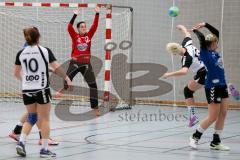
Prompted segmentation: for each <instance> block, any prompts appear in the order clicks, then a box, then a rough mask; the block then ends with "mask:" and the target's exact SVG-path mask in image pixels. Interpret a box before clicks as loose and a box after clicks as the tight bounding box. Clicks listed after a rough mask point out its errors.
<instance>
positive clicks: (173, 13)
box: [168, 6, 179, 17]
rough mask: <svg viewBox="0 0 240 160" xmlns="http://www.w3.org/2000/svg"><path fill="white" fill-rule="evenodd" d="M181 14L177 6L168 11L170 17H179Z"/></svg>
mask: <svg viewBox="0 0 240 160" xmlns="http://www.w3.org/2000/svg"><path fill="white" fill-rule="evenodd" d="M178 14H179V9H178V7H176V6H172V7H170V8H169V9H168V15H169V16H170V17H177V16H178Z"/></svg>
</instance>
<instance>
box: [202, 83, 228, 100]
mask: <svg viewBox="0 0 240 160" xmlns="http://www.w3.org/2000/svg"><path fill="white" fill-rule="evenodd" d="M205 93H206V98H207V102H208V104H210V103H221V101H222V99H223V98H228V88H227V86H226V85H225V86H215V87H212V88H210V89H206V88H205Z"/></svg>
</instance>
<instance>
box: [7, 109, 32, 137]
mask: <svg viewBox="0 0 240 160" xmlns="http://www.w3.org/2000/svg"><path fill="white" fill-rule="evenodd" d="M27 116H28V112H25V113H23V115H22V116H21V118H20V120H19V122H18V123H17V125H16V126H15V128H14V129H13V131H12V133H10V134H9V137H10V138H12V139H14V140H15V141H18V140H19V137H20V134H21V131H22V127H23V123H24V122H25V121H26V120H27Z"/></svg>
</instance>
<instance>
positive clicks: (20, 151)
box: [16, 142, 26, 157]
mask: <svg viewBox="0 0 240 160" xmlns="http://www.w3.org/2000/svg"><path fill="white" fill-rule="evenodd" d="M16 150H17V154H18V155H19V156H22V157H26V150H25V146H24V144H23V143H22V142H18V144H17V146H16Z"/></svg>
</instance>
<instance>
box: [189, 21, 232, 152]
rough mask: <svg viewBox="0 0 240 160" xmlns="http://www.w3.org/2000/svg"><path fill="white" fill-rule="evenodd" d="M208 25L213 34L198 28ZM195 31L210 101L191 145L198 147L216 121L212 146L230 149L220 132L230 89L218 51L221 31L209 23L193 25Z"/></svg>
mask: <svg viewBox="0 0 240 160" xmlns="http://www.w3.org/2000/svg"><path fill="white" fill-rule="evenodd" d="M203 27H206V28H207V29H208V30H209V31H210V32H211V34H208V35H207V36H206V37H205V36H204V35H203V34H202V33H201V32H200V31H198V29H200V28H203ZM193 32H194V33H195V34H196V35H197V37H198V39H199V41H200V59H201V60H202V61H203V63H204V64H205V66H206V68H207V71H208V72H207V77H206V80H205V93H206V97H207V101H208V116H207V117H206V118H204V119H203V120H202V121H201V123H200V125H199V127H198V128H197V130H196V132H195V133H194V134H193V135H192V136H191V137H190V143H189V145H190V146H191V147H192V148H194V149H196V148H197V144H198V141H199V139H200V138H201V136H202V134H203V132H204V131H205V130H206V129H207V128H208V127H209V126H210V125H211V124H213V123H214V122H215V127H214V129H215V131H214V134H213V140H212V141H211V144H210V148H211V149H215V150H230V148H229V147H227V146H224V145H223V144H222V143H221V139H220V134H221V132H222V130H223V127H224V121H225V117H226V115H227V110H228V90H227V84H226V80H225V75H224V68H223V63H222V58H221V56H220V55H219V53H218V52H217V51H216V50H217V48H218V40H219V31H218V30H217V29H216V28H214V27H213V26H211V25H210V24H208V23H205V22H203V23H199V24H197V25H196V26H194V27H193Z"/></svg>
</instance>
